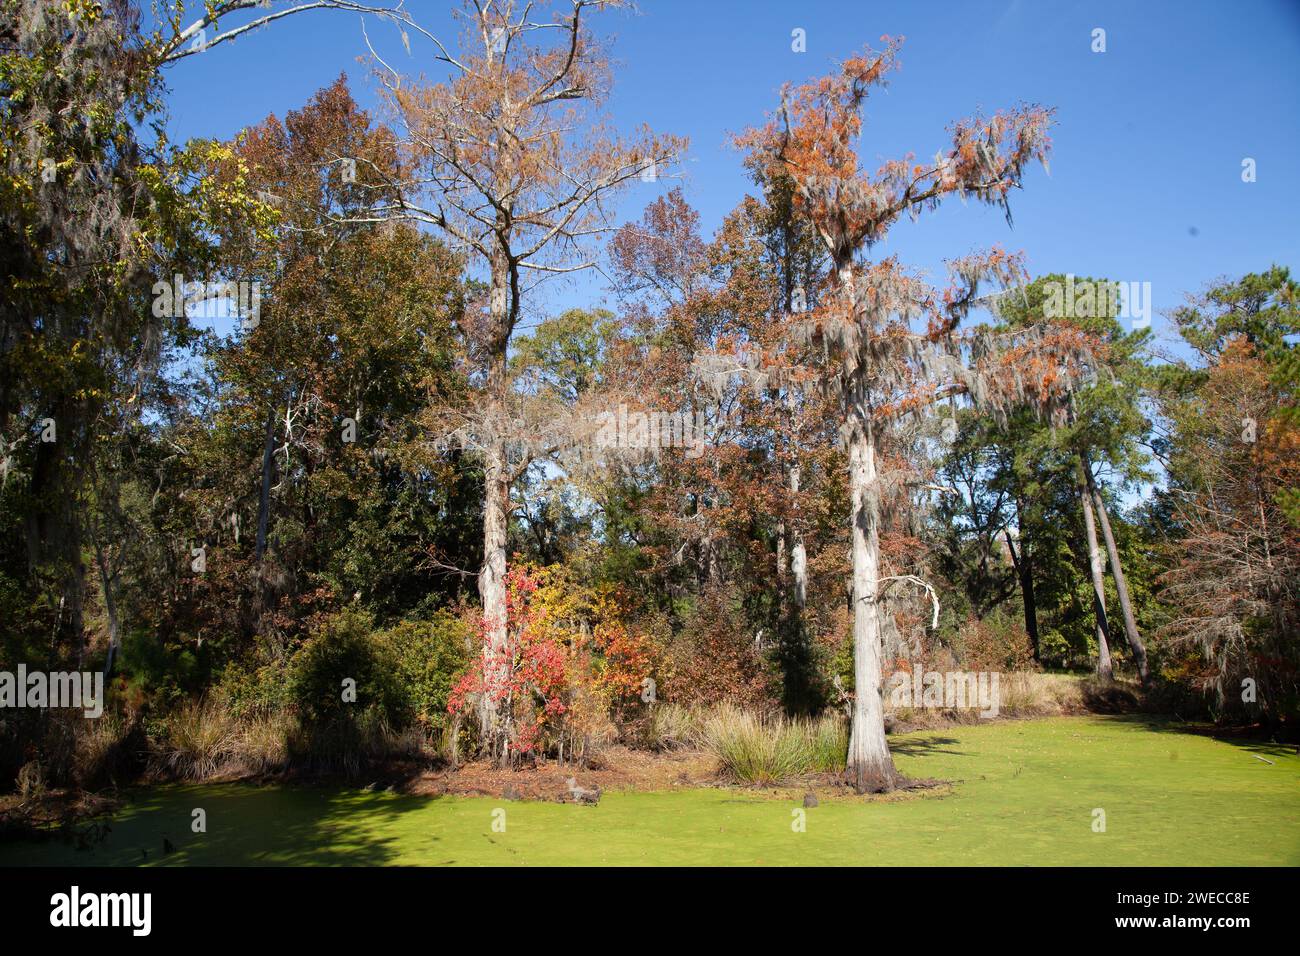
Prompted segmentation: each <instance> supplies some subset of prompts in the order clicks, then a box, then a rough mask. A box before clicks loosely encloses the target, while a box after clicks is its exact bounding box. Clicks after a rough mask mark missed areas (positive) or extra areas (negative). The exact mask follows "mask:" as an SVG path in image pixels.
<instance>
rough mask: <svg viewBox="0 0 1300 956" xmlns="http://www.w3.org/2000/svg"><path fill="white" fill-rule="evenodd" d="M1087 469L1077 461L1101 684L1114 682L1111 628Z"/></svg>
mask: <svg viewBox="0 0 1300 956" xmlns="http://www.w3.org/2000/svg"><path fill="white" fill-rule="evenodd" d="M1085 471H1086V469H1085V467H1084V464H1083V459H1082V458H1080V459H1079V500H1080V501H1081V502H1083V528H1084V532H1085V534H1086V536H1087V540H1088V573H1089V575H1090V576H1091V577H1092V605H1093V610H1094V612H1095V613H1096V617H1097V674H1098V676H1100V677H1101V678H1102V679H1104V680H1113V679H1114V677H1115V673H1114V670H1113V669H1112V667H1111V663H1110V641H1109V635H1110V627H1109V625H1108V624H1107V621H1106V581H1105V578H1104V577H1103V575H1104V573H1105V569H1104V568H1103V566H1102V565H1103V562H1104V561H1105V557H1104V556H1103V555H1102V552H1101V548H1100V547H1098V545H1097V524H1096V520H1095V519H1094V517H1093V513H1092V498H1091V496H1090V495H1089V494H1088V482H1087V479H1086V478H1085V477H1084V473H1085Z"/></svg>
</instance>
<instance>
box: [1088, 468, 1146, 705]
mask: <svg viewBox="0 0 1300 956" xmlns="http://www.w3.org/2000/svg"><path fill="white" fill-rule="evenodd" d="M1085 461H1086V459H1085ZM1084 470H1085V473H1086V474H1087V476H1088V485H1089V490H1090V491H1091V493H1092V501H1093V504H1094V505H1095V506H1096V509H1097V519H1098V521H1099V522H1100V524H1101V535H1102V538H1103V539H1105V542H1106V555H1107V557H1108V558H1109V559H1110V573H1111V575H1112V576H1113V577H1114V578H1115V590H1116V591H1117V592H1118V593H1119V608H1120V612H1121V614H1122V615H1123V617H1124V635H1125V637H1127V638H1128V646H1129V650H1131V651H1132V652H1133V662H1134V663H1135V664H1137V671H1138V678H1139V679H1140V680H1141V681H1142V686H1143V687H1145V686H1146V684H1147V680H1148V677H1149V672H1148V670H1147V649H1146V647H1145V646H1144V645H1143V644H1142V635H1141V634H1139V633H1138V627H1137V621H1136V620H1135V619H1134V617H1133V603H1132V601H1131V600H1129V593H1128V581H1127V580H1125V578H1124V566H1123V565H1122V564H1121V563H1120V560H1119V549H1118V548H1117V547H1116V546H1115V535H1114V534H1113V533H1112V532H1111V528H1110V518H1109V517H1108V516H1107V514H1106V503H1105V502H1104V501H1103V500H1102V497H1101V492H1099V491H1098V490H1097V486H1096V484H1095V483H1094V482H1093V480H1092V474H1091V472H1090V471H1089V470H1088V469H1087V466H1086V465H1085V468H1084Z"/></svg>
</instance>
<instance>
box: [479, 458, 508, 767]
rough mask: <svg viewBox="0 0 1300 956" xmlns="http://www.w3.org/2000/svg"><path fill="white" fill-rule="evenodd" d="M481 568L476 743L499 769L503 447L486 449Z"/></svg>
mask: <svg viewBox="0 0 1300 956" xmlns="http://www.w3.org/2000/svg"><path fill="white" fill-rule="evenodd" d="M483 478H484V494H483V566H482V568H481V569H480V570H479V576H478V595H479V602H480V604H481V605H482V608H483V631H484V640H483V683H484V687H485V688H486V689H487V691H486V692H485V693H484V694H483V696H482V698H481V700H480V702H479V731H480V737H479V739H480V741H481V742H482V743H483V745H484V747H485V748H486V750H487V752H488V754H489V756H491V757H492V758H493V759H494V760H496V761H498V762H499V763H502V764H506V763H508V762H509V760H510V746H509V740H508V731H507V728H506V726H504V723H503V720H502V716H503V715H502V714H501V713H499V710H500V708H499V707H498V703H507V704H508V700H504V699H502V700H498V698H499V696H500V695H501V693H502V692H503V691H504V689H505V687H506V685H507V683H508V682H509V678H510V667H511V661H510V648H509V643H508V634H509V630H508V622H507V620H506V534H507V523H508V519H509V514H510V479H509V474H508V464H507V462H506V454H505V443H504V441H494V442H493V443H492V446H491V447H489V448H488V450H487V454H486V462H485V467H484V475H483Z"/></svg>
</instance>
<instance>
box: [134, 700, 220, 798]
mask: <svg viewBox="0 0 1300 956" xmlns="http://www.w3.org/2000/svg"><path fill="white" fill-rule="evenodd" d="M238 739H239V725H238V723H237V722H236V721H235V718H234V717H233V716H231V713H230V711H229V710H227V709H226V708H224V707H221V706H219V705H218V704H216V703H214V702H212V701H210V700H201V701H199V702H197V703H192V704H185V705H184V706H182V707H180V708H178V709H177V710H176V711H174V712H173V713H172V714H171V715H170V716H168V718H167V722H166V735H165V740H164V741H163V743H162V747H161V748H160V751H159V752H158V754H157V755H156V757H155V769H156V770H161V771H164V772H166V773H169V774H173V775H175V776H177V777H183V778H186V779H189V780H206V779H208V778H210V777H212V776H215V775H216V773H217V771H218V770H220V769H222V768H223V766H224V765H225V764H226V762H227V761H228V760H229V759H230V758H232V757H233V756H234V755H235V753H236V747H237V743H238Z"/></svg>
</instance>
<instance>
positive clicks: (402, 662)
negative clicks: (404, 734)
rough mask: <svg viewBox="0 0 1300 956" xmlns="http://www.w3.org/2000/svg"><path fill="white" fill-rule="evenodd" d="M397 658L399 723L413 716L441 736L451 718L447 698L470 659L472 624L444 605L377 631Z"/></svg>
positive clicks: (386, 646) (394, 658)
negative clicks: (418, 618)
mask: <svg viewBox="0 0 1300 956" xmlns="http://www.w3.org/2000/svg"><path fill="white" fill-rule="evenodd" d="M375 640H376V641H377V642H378V643H379V644H380V645H381V646H382V647H383V648H384V653H385V654H386V655H387V657H388V658H390V659H391V660H392V661H393V662H394V664H395V670H394V674H393V676H394V684H395V686H394V690H395V692H396V694H397V695H398V697H399V698H400V701H401V704H400V708H399V710H400V713H398V714H397V715H396V716H398V717H400V718H402V719H401V722H400V723H399V724H398V726H406V724H407V723H408V722H409V721H410V720H414V721H415V722H416V723H418V724H419V725H420V726H421V727H422V728H424V730H425V731H426V732H428V733H431V734H433V735H436V736H440V735H441V734H442V732H443V731H445V730H446V729H447V727H448V726H449V724H450V718H449V716H448V714H447V700H448V698H449V697H450V695H451V689H452V687H453V686H455V684H456V682H457V681H458V680H459V679H460V677H461V675H463V674H464V673H465V669H466V667H467V666H468V665H469V660H470V647H471V646H472V634H471V631H470V628H469V626H468V625H467V624H466V623H465V622H464V621H463V620H461V619H460V618H459V617H457V616H456V615H455V614H453V613H451V612H450V611H446V610H442V611H438V612H436V613H435V614H434V615H433V618H432V619H431V620H429V621H402V622H401V623H399V624H397V625H395V626H394V627H391V628H389V629H387V630H385V631H380V632H379V633H377V634H376V635H375Z"/></svg>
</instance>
